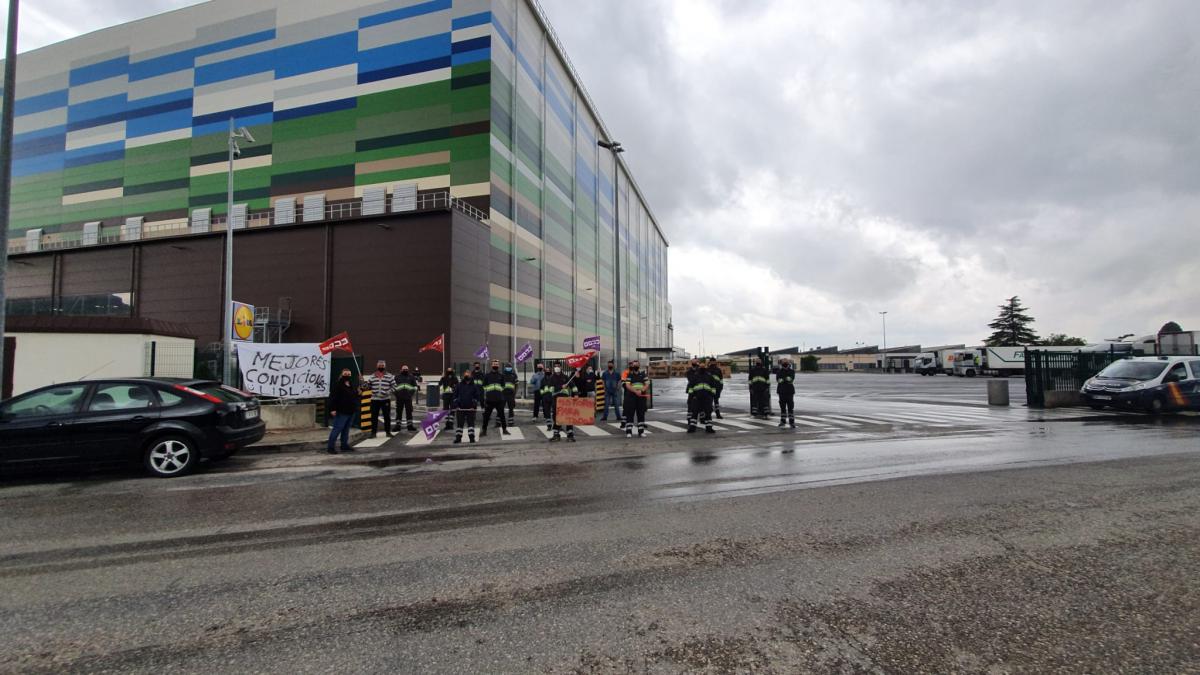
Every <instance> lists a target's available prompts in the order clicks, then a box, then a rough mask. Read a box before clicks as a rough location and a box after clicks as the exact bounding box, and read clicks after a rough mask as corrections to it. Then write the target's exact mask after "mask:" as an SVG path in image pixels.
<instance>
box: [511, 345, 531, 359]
mask: <svg viewBox="0 0 1200 675" xmlns="http://www.w3.org/2000/svg"><path fill="white" fill-rule="evenodd" d="M531 356H533V345H531V344H529V343H528V342H526V343H525V346H524V347H521V351H519V352H517V354H516V357H515V359H514V360H515V361H516V362H517V363H525V362H526V361H528V360H529V357H531Z"/></svg>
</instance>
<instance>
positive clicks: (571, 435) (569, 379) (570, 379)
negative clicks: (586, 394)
mask: <svg viewBox="0 0 1200 675" xmlns="http://www.w3.org/2000/svg"><path fill="white" fill-rule="evenodd" d="M549 389H550V401H549V405H550V406H551V409H552V411H551V412H552V414H551V420H552V421H553V424H552V426H551V428H552V429H554V435H553V436H551V437H550V440H551V441H557V440H560V439H561V438H562V435H561V433H562V430H563V428H562V426H561V425H559V423H558V405H557V401H558V399H560V398H567V397H570V396H574V395H576V394H577V393H579V388H578V387H577V386H576V385H575V377H574V376H573V375H567V374H566V373H564V372H563V369H562V366H554V374H553V375H551V376H550V379H549ZM567 440H568V441H571V442H572V443H574V442H575V427H573V426H571V425H569V424H568V425H567Z"/></svg>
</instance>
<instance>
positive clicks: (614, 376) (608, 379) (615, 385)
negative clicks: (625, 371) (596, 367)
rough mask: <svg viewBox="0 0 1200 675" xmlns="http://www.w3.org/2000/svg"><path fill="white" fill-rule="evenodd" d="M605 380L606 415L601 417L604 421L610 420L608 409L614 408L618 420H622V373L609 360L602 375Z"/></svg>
mask: <svg viewBox="0 0 1200 675" xmlns="http://www.w3.org/2000/svg"><path fill="white" fill-rule="evenodd" d="M600 379H601V381H603V382H604V416H603V417H601V418H600V420H601V421H602V422H607V421H608V410H609V408H612V410H613V412H614V413H615V414H616V415H617V421H618V422H619V421H621V402H622V401H621V374H620V373H618V372H617V367H616V365H615V364H614V363H613V362H612V361H609V362H608V368H607V369H605V371H604V373H603V374H602V375H601V376H600Z"/></svg>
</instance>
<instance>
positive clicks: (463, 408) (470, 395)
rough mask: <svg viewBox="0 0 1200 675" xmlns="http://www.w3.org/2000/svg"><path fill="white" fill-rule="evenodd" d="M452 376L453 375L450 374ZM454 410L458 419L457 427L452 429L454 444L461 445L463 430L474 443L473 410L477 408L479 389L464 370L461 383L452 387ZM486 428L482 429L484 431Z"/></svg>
mask: <svg viewBox="0 0 1200 675" xmlns="http://www.w3.org/2000/svg"><path fill="white" fill-rule="evenodd" d="M451 375H453V373H451ZM453 405H454V410H455V417H457V418H458V427H457V428H455V429H454V442H455V443H462V437H463V429H466V430H467V435H468V436H469V437H470V439H471V442H472V443H474V442H475V408H477V407H478V406H479V387H478V385H476V384H475V381H474V377H473V376H472V375H471V371H469V370H464V371H463V377H462V381H461V382H459V383H458V384H457V385H455V386H454V403H453ZM486 429H487V427H486V426H485V427H484V430H485V431H486Z"/></svg>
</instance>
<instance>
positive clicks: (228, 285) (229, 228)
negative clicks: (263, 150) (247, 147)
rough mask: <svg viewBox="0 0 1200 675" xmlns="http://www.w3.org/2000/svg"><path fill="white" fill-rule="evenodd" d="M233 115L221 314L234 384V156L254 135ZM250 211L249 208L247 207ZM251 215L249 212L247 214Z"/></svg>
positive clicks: (226, 377) (228, 380) (227, 371)
mask: <svg viewBox="0 0 1200 675" xmlns="http://www.w3.org/2000/svg"><path fill="white" fill-rule="evenodd" d="M233 125H234V122H233V117H230V118H229V176H228V180H227V181H226V195H225V196H226V202H225V311H224V312H222V313H221V315H222V316H223V317H224V319H225V325H224V326H222V327H221V335H222V339H221V348H222V350H223V351H224V358H222V359H221V361H222V363H223V365H224V372H223V381H224V382H225V384H227V385H229V386H231V387H232V386H234V384H235V383H234V381H233V318H234V317H233V158H234V157H236V156H238V155H240V154H242V150H241V148H239V147H238V139H239V138H240V139H243V140H245V141H247V142H249V143H253V142H254V136H252V135H251V134H250V131H249V130H248V129H246V128H245V127H242V128H240V129H235V128H234V126H233ZM247 211H248V209H247ZM246 215H247V216H249V213H247V214H246Z"/></svg>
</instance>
